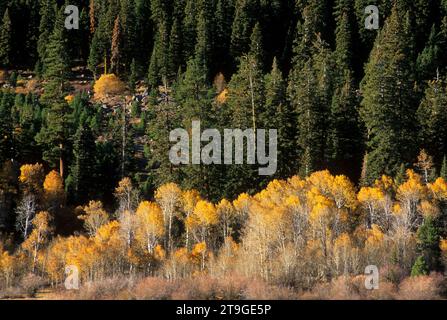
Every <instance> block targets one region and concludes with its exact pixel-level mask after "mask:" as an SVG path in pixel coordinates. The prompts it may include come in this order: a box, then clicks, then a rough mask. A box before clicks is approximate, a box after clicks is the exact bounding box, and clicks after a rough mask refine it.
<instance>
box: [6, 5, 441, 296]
mask: <svg viewBox="0 0 447 320" xmlns="http://www.w3.org/2000/svg"><path fill="white" fill-rule="evenodd" d="M68 4H70V5H76V6H78V7H79V10H80V28H79V30H68V29H66V28H65V25H64V22H65V18H66V16H67V15H66V14H65V13H64V9H65V7H66V6H67V5H68ZM371 4H375V5H377V6H378V7H379V10H380V29H379V30H367V29H366V28H365V19H366V17H367V15H366V14H365V12H364V10H365V8H366V7H367V6H368V5H371ZM0 17H1V22H0V83H1V85H2V88H1V91H0V237H1V238H0V288H2V290H3V289H4V290H3V291H5V292H6V291H7V290H12V291H10V294H12V295H14V290H15V289H14V288H18V287H22V288H31V289H30V290H31V292H32V291H33V288H35V287H38V285H41V284H44V285H53V286H55V287H57V286H60V285H61V283H62V282H63V276H64V267H65V266H66V265H76V266H78V267H79V269H80V270H81V277H82V281H83V282H86V283H87V282H89V283H99V284H98V288H101V281H111V282H110V283H114V284H116V285H117V286H119V287H120V288H121V289H123V290H124V291H125V290H127V289H125V288H127V287H128V288H130V289H128V290H131V291H132V290H137V288H140V287H142V288H140V289H141V290H142V291H141V292H142V293H141V294H142V295H141V296H139V297H145V298H151V297H153V295H155V296H157V295H158V294H161V293H160V292H152V293H146V291H145V290H146V289H145V288H146V286H148V287H150V288H152V289H151V290H155V289H153V286H154V283H158V284H162V283H164V282H163V280H161V278H165V279H167V280H169V281H174V282H173V283H175V281H178V279H183V278H190V277H195V276H197V277H214V278H216V279H221V280H222V279H225V277H229V279H231V277H235V278H234V279H236V280H235V281H236V282H240V283H242V284H243V283H245V282H244V281H246V280H241V281H239V280H237V279H247V278H249V277H253V278H256V279H257V281H258V280H259V281H261V282H260V283H259V286H261V287H262V286H265V287H262V288H268V286H276V287H275V288H276V289H274V290H278V291H277V293H278V296H281V297H283V296H285V297H298V296H299V297H302V296H304V297H310V298H311V297H320V298H321V297H322V295H323V292H324V291H327V292H337V291H340V290H338V289H337V288H338V287H337V286H344V287H345V288H350V289H349V290H347V292H349V293H350V294H351V293H353V292H354V291H356V290H357V291H356V292H357V293H356V294H357V295H358V296H360V297H363V298H378V297H382V298H383V297H385V298H405V297H431V298H438V297H441V296H443V294H444V292H443V290H444V289H443V288H444V286H443V282H444V280H445V279H444V277H443V276H442V275H441V273H442V272H443V271H444V267H445V263H446V261H445V259H446V256H445V255H446V251H447V244H446V243H445V240H443V239H445V238H446V237H447V235H446V232H447V229H446V223H447V218H446V215H447V210H446V202H447V195H446V194H447V191H446V190H447V187H446V179H447V160H446V155H447V131H446V126H445V124H446V122H447V83H446V80H447V79H446V76H447V74H446V72H447V70H446V66H447V59H445V58H443V53H444V52H447V1H445V0H433V1H426V0H413V1H411V0H376V1H373V0H371V1H369V0H368V1H367V0H324V1H322V0H318V1H317V0H286V1H279V0H272V1H268V0H211V1H205V0H90V1H87V0H85V1H82V0H78V1H76V0H73V1H69V2H68V1H56V0H39V1H35V0H9V1H7V0H0ZM192 120H200V121H201V123H202V127H203V128H205V127H206V128H216V129H219V130H223V129H224V128H240V129H247V128H251V127H252V126H253V123H255V125H256V127H257V128H264V129H277V130H278V152H279V153H278V171H277V173H276V174H275V175H274V176H271V177H262V176H259V175H258V171H257V169H258V167H257V166H251V165H237V166H236V165H234V166H220V165H211V166H205V165H190V166H175V165H173V164H172V163H171V162H170V161H169V158H168V154H169V149H170V147H171V143H170V142H169V133H170V131H171V130H173V129H176V128H185V129H187V130H189V129H191V122H192ZM324 170H329V171H324ZM222 199H223V200H222ZM148 200H151V201H148ZM368 264H373V265H377V266H379V267H380V269H381V270H384V271H383V273H382V276H383V277H385V278H384V281H385V283H386V285H385V286H384V288H385V289H384V290H385V292H381V293H380V294H378V296H371V295H368V294H366V293H364V292H361V290H360V289H359V288H358V281H359V279H358V278H356V277H355V276H357V275H358V274H361V273H363V270H364V267H365V266H366V265H368ZM118 275H122V276H123V275H124V276H125V277H128V278H129V279H130V278H132V277H136V278H138V279H139V281H141V283H142V284H141V286H140V285H138V284H135V283H133V282H132V283H127V282H126V281H128V279H127V280H123V279H118V280H117V279H115V277H117V276H118ZM144 277H156V278H148V280H144V279H142V278H144ZM238 277H242V278H238ZM343 277H345V278H343ZM414 277H416V278H414ZM417 277H420V278H417ZM204 279H207V278H204ZM157 281H159V282H157ZM203 281H204V283H205V282H207V281H206V280H203ZM210 281H211V280H210ZM216 281H217V280H216ZM219 281H220V280H219ZM146 282H147V283H146ZM416 282H417V285H416V284H415V283H416ZM145 283H146V284H145ZM211 283H212V281H211ZM171 285H172V286H171V289H172V290H171V291H172V292H174V291H176V289H175V288H176V285H180V284H179V283H177V284H172V283H171ZM220 285H222V283H220V282H219V283H216V286H217V287H219V286H220ZM332 285H334V286H335V288H334V289H328V288H329V287H328V286H332ZM135 286H136V287H135ZM151 286H152V287H151ZM247 286H248V285H247ZM412 287H414V288H416V289H414V290H412V289H411V288H412ZM355 288H357V289H355ZM418 288H419V289H418ZM424 288H425V289H424ZM208 289H209V288H208ZM208 289H207V290H208ZM239 289H240V290H242V291H244V290H245V291H244V292H245V293H246V292H249V291H250V290H251V289H253V288H251V289H250V288H248V287H247V288H246V287H244V288H242V287H241V288H239ZM289 289H290V290H291V291H290V292H289V291H288V290H289ZM197 290H199V291H200V290H201V289H197ZM209 290H211V289H209ZM216 290H217V289H216ZM219 290H220V289H219ZM222 290H223V289H222ZM247 290H248V291H247ZM253 290H254V289H253ZM265 290H267V289H265ZM272 290H273V289H272ZM284 290H285V291H284ZM331 290H333V291H331ZM98 291H101V289H98ZM205 291H206V290H205ZM119 292H121V291H120V290H118V289H117V291H116V292H113V293H111V296H113V297H116V295H119V294H120V293H119ZM172 292H168V293H166V292H164V293H163V294H165V295H166V297H170V298H172ZM275 292H276V291H275ZM356 294H354V296H356ZM417 294H419V295H417ZM424 294H425V296H424ZM306 295H307V296H306ZM414 295H416V296H414ZM186 296H187V297H189V296H188V295H186ZM240 297H259V296H257V295H256V294H253V295H250V294H248V293H247V294H246V295H243V294H241V295H240Z"/></svg>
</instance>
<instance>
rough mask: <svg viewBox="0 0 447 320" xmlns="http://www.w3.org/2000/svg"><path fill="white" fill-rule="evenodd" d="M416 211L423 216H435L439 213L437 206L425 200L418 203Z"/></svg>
mask: <svg viewBox="0 0 447 320" xmlns="http://www.w3.org/2000/svg"><path fill="white" fill-rule="evenodd" d="M418 211H419V212H420V213H421V214H422V215H423V216H424V217H432V218H436V217H437V216H438V215H439V208H438V206H436V205H435V204H433V203H432V202H430V201H427V200H423V201H421V203H420V205H419V206H418Z"/></svg>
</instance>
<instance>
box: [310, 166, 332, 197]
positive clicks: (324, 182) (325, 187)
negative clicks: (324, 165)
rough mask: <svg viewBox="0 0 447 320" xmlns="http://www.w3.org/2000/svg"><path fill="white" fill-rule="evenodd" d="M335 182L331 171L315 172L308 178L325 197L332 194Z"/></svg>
mask: <svg viewBox="0 0 447 320" xmlns="http://www.w3.org/2000/svg"><path fill="white" fill-rule="evenodd" d="M333 180H334V177H333V176H332V175H331V173H330V172H329V170H324V171H318V172H314V173H312V174H311V175H310V177H308V178H307V181H308V182H309V183H310V184H311V185H312V186H313V187H315V188H317V189H318V190H319V191H320V192H321V193H322V194H323V195H325V196H328V195H329V194H330V193H331V186H332V183H333Z"/></svg>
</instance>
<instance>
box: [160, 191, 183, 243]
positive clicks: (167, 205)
mask: <svg viewBox="0 0 447 320" xmlns="http://www.w3.org/2000/svg"><path fill="white" fill-rule="evenodd" d="M155 200H156V201H157V203H158V204H159V206H160V208H161V210H162V212H163V220H164V224H165V228H167V244H166V245H165V248H167V249H168V250H169V251H171V249H172V246H173V243H172V242H173V241H172V222H173V219H174V217H175V216H177V215H178V208H179V206H180V205H181V201H182V190H181V189H180V188H179V186H178V185H177V184H175V183H168V184H165V185H162V186H161V187H159V188H158V189H157V190H156V191H155Z"/></svg>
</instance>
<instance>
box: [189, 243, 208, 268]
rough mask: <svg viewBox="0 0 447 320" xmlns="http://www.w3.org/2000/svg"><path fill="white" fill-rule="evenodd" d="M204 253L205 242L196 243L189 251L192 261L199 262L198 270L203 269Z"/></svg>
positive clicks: (205, 251)
mask: <svg viewBox="0 0 447 320" xmlns="http://www.w3.org/2000/svg"><path fill="white" fill-rule="evenodd" d="M206 253H207V246H206V243H205V242H200V243H197V244H196V245H195V246H194V248H193V250H192V252H191V256H192V259H193V261H195V262H196V263H198V264H200V270H202V271H203V270H204V269H205V259H206Z"/></svg>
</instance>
